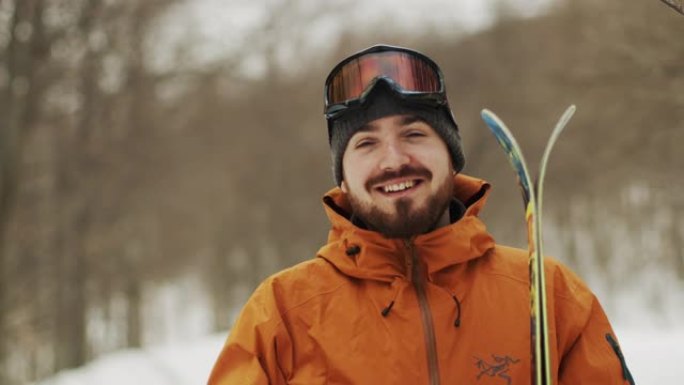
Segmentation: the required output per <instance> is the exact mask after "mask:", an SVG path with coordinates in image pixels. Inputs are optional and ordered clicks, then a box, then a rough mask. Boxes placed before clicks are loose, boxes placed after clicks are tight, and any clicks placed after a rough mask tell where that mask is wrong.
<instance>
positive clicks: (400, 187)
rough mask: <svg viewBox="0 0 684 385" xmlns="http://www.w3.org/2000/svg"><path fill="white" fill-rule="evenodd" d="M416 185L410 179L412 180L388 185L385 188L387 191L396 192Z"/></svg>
mask: <svg viewBox="0 0 684 385" xmlns="http://www.w3.org/2000/svg"><path fill="white" fill-rule="evenodd" d="M414 185H415V183H414V182H413V181H412V180H410V181H406V182H401V183H397V184H391V185H387V186H385V187H384V189H385V192H386V193H388V192H396V191H403V190H406V189H409V188H411V187H413V186H414Z"/></svg>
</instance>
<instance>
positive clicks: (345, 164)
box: [342, 156, 370, 192]
mask: <svg viewBox="0 0 684 385" xmlns="http://www.w3.org/2000/svg"><path fill="white" fill-rule="evenodd" d="M366 163H367V162H365V163H364V162H363V160H361V159H358V158H355V157H353V156H352V157H345V158H344V159H343V160H342V172H343V178H344V182H346V183H345V188H346V189H347V190H352V191H354V192H356V191H359V189H362V188H363V186H364V184H365V182H366V180H367V179H368V171H369V170H370V168H369V166H368V165H367V164H366ZM343 191H344V190H343ZM345 192H348V191H345Z"/></svg>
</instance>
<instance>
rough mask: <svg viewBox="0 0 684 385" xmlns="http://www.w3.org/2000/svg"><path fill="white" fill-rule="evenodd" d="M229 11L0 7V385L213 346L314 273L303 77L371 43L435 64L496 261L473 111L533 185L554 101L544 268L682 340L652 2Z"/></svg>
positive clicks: (678, 59) (89, 3) (682, 264)
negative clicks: (490, 125)
mask: <svg viewBox="0 0 684 385" xmlns="http://www.w3.org/2000/svg"><path fill="white" fill-rule="evenodd" d="M229 3H230V5H231V7H232V8H231V11H229V12H228V13H217V14H214V15H208V16H207V15H205V16H204V17H205V19H202V18H200V19H199V20H200V22H199V23H200V24H201V25H198V24H193V20H197V18H192V17H191V16H192V13H191V12H190V10H191V9H194V8H192V2H190V1H184V0H146V1H134V0H120V1H108V0H0V384H1V385H13V384H24V383H27V382H31V381H34V380H37V379H40V378H44V377H48V376H50V375H51V374H53V373H55V372H58V371H61V370H63V369H67V368H73V367H78V366H81V365H83V364H85V363H87V362H89V361H91V360H92V359H94V358H96V357H98V356H100V355H102V354H105V353H107V352H111V351H115V350H117V349H122V348H127V347H133V348H134V347H141V346H151V345H155V344H160V343H165V342H168V341H177V340H182V339H191V338H195V337H197V336H199V335H204V334H207V333H210V332H213V331H219V330H226V329H227V328H229V327H230V325H231V322H232V320H233V319H234V316H235V311H236V309H239V307H240V306H241V304H242V303H244V301H245V300H246V298H247V296H248V295H249V293H250V292H251V291H252V290H253V288H254V287H255V285H256V284H258V282H260V281H261V280H262V279H263V278H265V277H266V276H268V275H270V274H272V273H274V272H275V271H277V270H280V269H282V268H284V267H286V266H290V265H293V264H295V263H297V262H300V261H303V260H305V259H308V258H311V257H312V256H314V255H315V252H316V250H317V249H318V247H319V246H320V245H321V244H322V243H323V242H324V241H325V237H326V235H327V229H328V224H327V220H326V218H325V215H324V213H323V210H322V206H321V196H322V195H323V194H324V193H325V192H326V191H327V190H328V189H330V188H331V187H332V186H333V181H332V175H331V171H330V154H329V150H328V144H327V134H326V128H325V121H324V119H323V116H322V84H323V80H324V77H325V75H326V73H327V70H328V69H329V68H330V67H331V66H332V65H333V64H334V63H336V62H337V61H338V60H339V59H340V58H342V57H344V56H346V55H348V54H350V53H352V52H355V51H357V50H360V49H361V48H364V47H366V46H369V45H372V44H375V43H378V42H385V43H390V44H396V45H402V46H409V47H413V48H416V49H418V50H420V51H423V52H425V53H426V54H428V55H429V56H431V57H433V58H434V59H435V60H436V61H437V62H438V63H439V64H440V65H441V67H442V69H443V71H444V72H445V75H446V79H447V89H448V90H449V97H450V101H451V106H452V109H453V112H454V114H455V116H456V119H457V121H458V122H459V126H460V128H461V134H462V137H463V143H464V147H465V153H466V159H467V162H466V163H467V165H466V168H465V170H464V172H465V173H467V174H470V175H476V176H478V177H482V178H484V179H486V180H488V181H490V182H492V183H493V185H494V189H493V193H492V196H491V198H490V200H489V204H488V206H487V208H486V210H485V211H484V213H483V216H484V218H485V221H486V222H487V223H488V226H489V229H490V231H491V232H492V233H493V234H494V236H495V237H496V238H497V240H498V241H499V242H501V243H508V244H512V245H516V246H522V247H524V245H525V239H526V238H525V233H524V220H523V210H522V205H521V203H520V197H519V191H518V189H517V186H516V185H515V177H514V174H513V172H512V171H511V170H510V169H509V166H508V165H507V161H506V158H505V156H504V155H503V153H502V152H501V150H500V149H499V148H498V145H497V144H496V142H495V140H494V139H493V137H492V136H491V134H490V133H489V132H488V131H487V129H486V128H485V126H484V124H483V123H482V122H481V120H480V118H479V111H480V110H481V109H482V108H484V107H487V108H490V109H492V110H494V111H496V112H497V114H498V115H499V116H501V117H502V118H503V119H504V120H506V122H507V123H508V124H509V126H510V127H511V128H512V129H513V131H514V132H515V134H516V136H517V137H518V139H519V141H520V142H521V144H522V146H523V148H524V149H525V151H526V154H527V157H528V160H530V161H532V162H531V163H533V164H534V163H536V162H534V161H533V160H535V159H538V157H539V156H540V155H541V151H542V149H543V145H544V143H545V141H546V138H547V136H548V133H549V132H550V129H551V127H552V125H553V123H554V122H555V120H556V119H557V118H558V116H559V114H560V113H561V112H562V111H563V110H564V109H565V107H566V106H567V105H568V104H571V103H574V104H576V105H577V108H578V111H577V113H576V115H575V117H574V118H573V120H572V121H571V123H570V125H569V127H568V130H567V131H566V132H565V133H564V134H563V136H562V138H561V141H560V143H559V144H558V145H557V147H556V150H555V153H554V154H553V155H552V159H551V163H550V166H549V175H548V178H547V190H546V191H547V192H546V193H545V199H546V202H545V206H544V207H545V216H544V220H545V228H544V230H545V241H546V251H547V253H548V254H551V255H554V256H556V257H557V258H559V259H560V260H561V261H563V262H564V263H566V264H568V265H570V266H571V267H572V268H573V269H574V270H575V271H577V272H578V274H579V275H580V276H582V277H583V278H584V279H585V280H586V281H588V282H589V284H590V286H591V287H592V288H593V289H594V290H595V291H596V293H597V295H598V296H599V297H600V299H601V301H602V303H603V304H604V306H605V307H606V310H607V312H608V314H609V316H610V317H611V319H613V321H614V323H616V324H618V325H621V326H625V327H644V328H674V327H677V326H681V324H680V325H678V322H681V321H678V320H681V317H682V312H684V310H682V306H681V304H682V303H684V195H683V194H682V193H681V192H682V190H684V179H683V178H682V170H684V157H682V156H681V155H682V154H681V153H682V151H681V147H682V145H683V144H684V92H682V90H684V44H682V43H681V36H684V18H682V16H681V15H678V14H677V13H676V12H673V11H672V10H670V9H668V8H667V7H666V6H665V5H664V4H663V3H661V2H658V1H655V0H650V1H646V0H640V1H630V2H625V1H619V0H604V1H601V2H596V1H591V0H572V1H571V0H555V1H554V0H548V1H522V0H519V1H514V0H491V1H484V0H483V1H480V2H479V3H481V4H480V5H481V7H480V8H478V9H480V10H481V11H483V12H482V13H481V14H479V16H478V17H479V18H474V19H476V20H477V21H476V22H473V21H472V20H473V18H468V17H465V16H468V12H471V11H470V9H471V8H468V7H470V5H471V4H472V2H460V5H462V6H463V9H467V10H468V11H464V12H463V14H458V11H457V9H458V7H453V6H452V7H451V8H445V9H446V11H443V10H442V8H440V7H439V1H436V0H435V1H434V3H435V4H433V5H431V6H430V7H427V8H430V9H427V12H426V9H425V8H426V7H425V6H423V7H422V8H420V11H421V12H422V13H420V14H422V15H423V16H420V17H419V16H418V15H419V13H418V12H417V11H416V10H417V9H418V8H416V7H415V6H414V7H413V8H411V7H409V6H408V5H407V6H406V12H404V13H403V14H401V13H396V12H398V11H401V7H398V11H397V10H395V13H392V14H390V13H389V12H382V11H381V8H379V9H380V11H378V10H377V9H373V10H371V9H370V8H368V7H370V6H369V5H368V4H364V3H362V2H360V1H356V0H334V1H326V2H320V1H307V0H262V1H261V2H244V1H232V2H229ZM446 3H447V2H442V5H445V4H446ZM448 3H456V4H459V2H448ZM407 4H408V3H407ZM469 4H470V5H469ZM482 4H484V7H482ZM529 4H532V5H534V6H533V7H528V6H523V5H529ZM472 12H473V14H474V12H475V11H472ZM425 14H427V17H426V16H425ZM222 18H223V19H222ZM226 25H227V26H228V28H226ZM218 26H220V27H221V28H219V27H218ZM212 29H215V30H216V29H218V30H220V31H224V32H222V33H223V35H221V37H220V38H219V39H218V44H214V45H213V46H211V47H209V46H208V45H207V44H206V42H205V41H204V40H205V39H206V36H204V35H203V34H202V33H200V32H199V31H206V30H212ZM634 314H638V315H639V317H634V316H633V315H634Z"/></svg>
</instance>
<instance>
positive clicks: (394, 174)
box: [366, 165, 432, 190]
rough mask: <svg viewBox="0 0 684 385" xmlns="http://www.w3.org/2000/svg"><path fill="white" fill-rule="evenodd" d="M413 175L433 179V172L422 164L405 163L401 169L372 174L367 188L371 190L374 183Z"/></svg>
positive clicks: (367, 182)
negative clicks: (421, 165)
mask: <svg viewBox="0 0 684 385" xmlns="http://www.w3.org/2000/svg"><path fill="white" fill-rule="evenodd" d="M411 176H414V177H423V178H425V179H427V180H430V179H432V173H431V172H430V170H428V169H426V168H424V167H420V166H411V165H405V166H402V167H401V168H400V169H399V170H396V171H385V172H383V173H382V174H379V175H375V176H372V177H371V178H369V179H368V181H366V190H370V189H371V188H372V187H373V186H374V185H377V184H382V183H385V182H387V181H390V180H392V179H396V178H406V177H411Z"/></svg>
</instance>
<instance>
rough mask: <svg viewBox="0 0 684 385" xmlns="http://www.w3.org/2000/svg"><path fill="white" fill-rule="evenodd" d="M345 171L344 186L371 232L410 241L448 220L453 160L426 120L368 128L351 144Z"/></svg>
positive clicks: (404, 119) (393, 120) (389, 121)
mask: <svg viewBox="0 0 684 385" xmlns="http://www.w3.org/2000/svg"><path fill="white" fill-rule="evenodd" d="M342 168H343V170H344V180H343V181H342V184H341V186H340V187H341V188H342V191H343V192H345V193H346V194H347V196H348V200H349V203H350V205H351V207H352V210H353V211H354V214H355V215H357V216H358V217H360V218H361V219H362V220H363V221H364V222H365V223H366V224H367V225H368V226H369V227H370V228H371V229H372V230H375V231H378V232H380V233H382V234H384V235H385V236H386V237H388V238H409V237H411V236H413V235H418V234H422V233H425V232H428V231H431V230H432V229H434V228H435V227H437V225H438V224H440V223H441V222H442V221H444V220H445V217H446V221H448V213H447V208H448V207H449V202H450V200H451V196H452V193H453V182H452V178H451V176H452V171H451V170H452V167H451V157H450V155H449V150H448V148H447V146H446V144H445V143H444V141H443V140H442V138H441V137H440V136H439V134H437V133H436V132H435V131H434V130H433V129H432V127H430V125H428V124H427V123H426V122H424V121H423V120H421V119H419V118H417V117H415V116H412V115H392V116H388V117H384V118H380V119H377V120H374V121H372V122H370V123H368V124H366V125H365V126H364V127H363V128H362V129H361V130H359V131H358V132H357V133H355V134H354V135H353V136H352V137H351V139H350V140H349V143H348V144H347V148H346V150H345V152H344V157H343V158H342ZM447 223H448V222H447Z"/></svg>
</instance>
